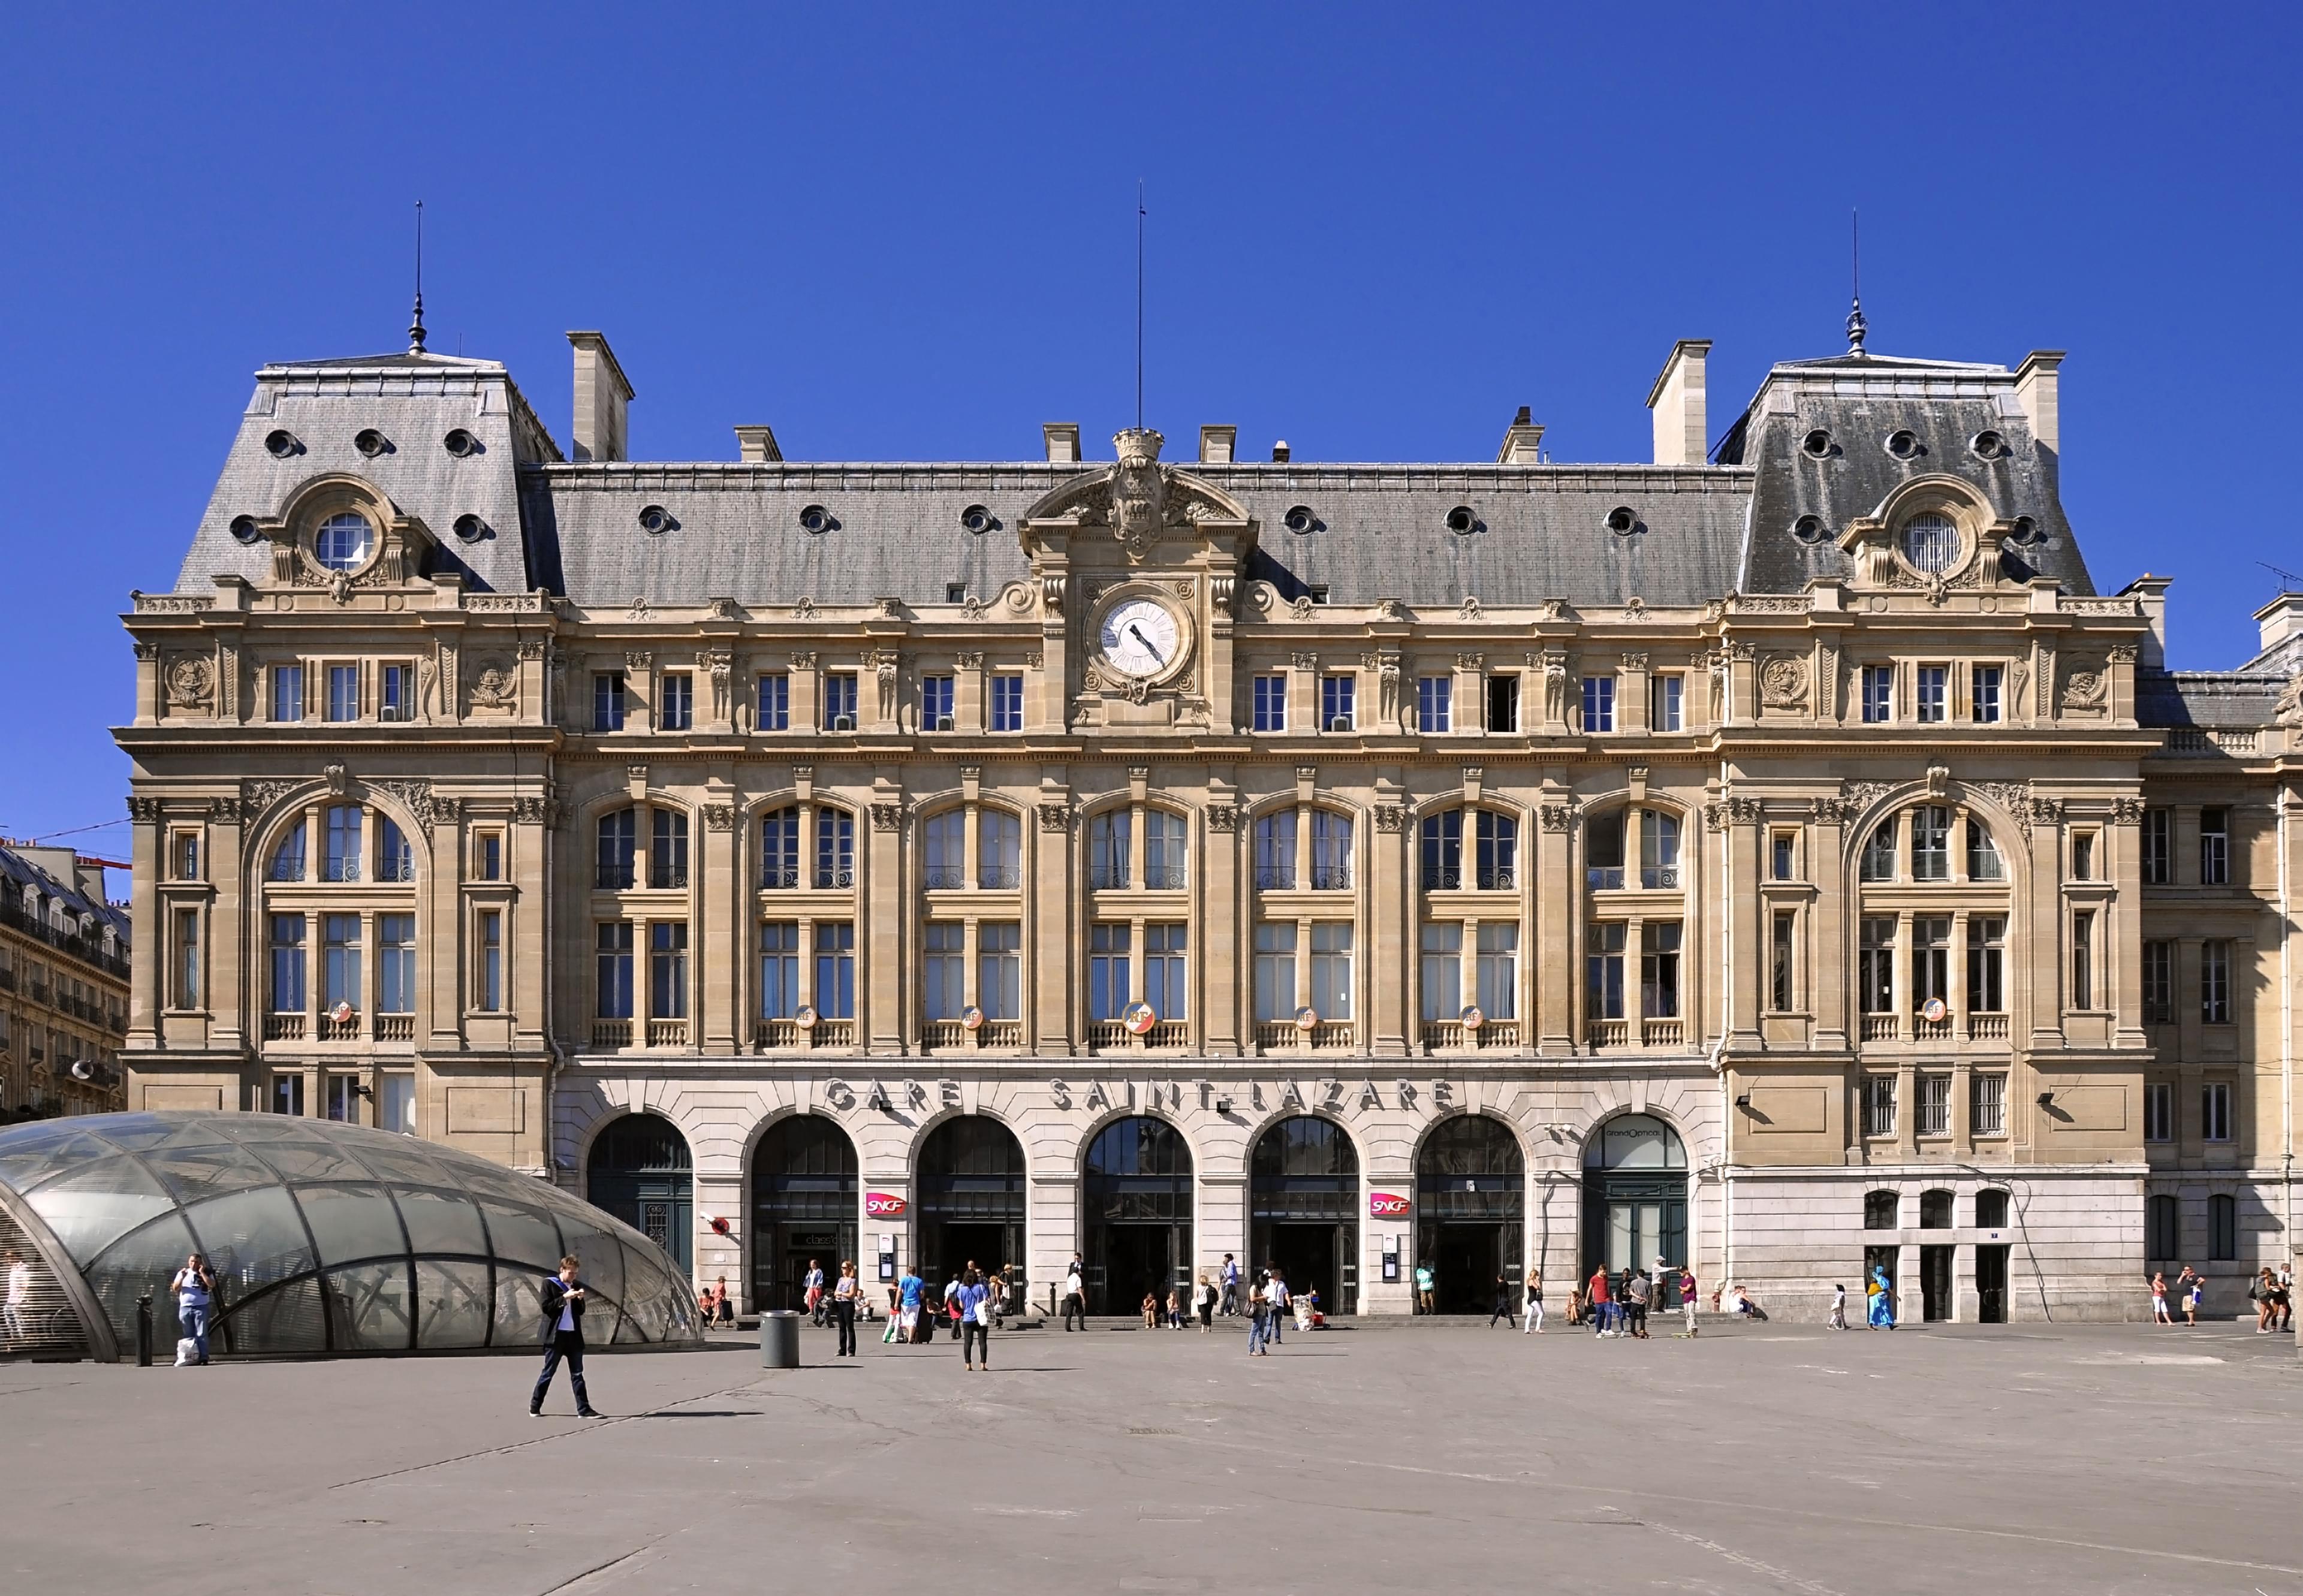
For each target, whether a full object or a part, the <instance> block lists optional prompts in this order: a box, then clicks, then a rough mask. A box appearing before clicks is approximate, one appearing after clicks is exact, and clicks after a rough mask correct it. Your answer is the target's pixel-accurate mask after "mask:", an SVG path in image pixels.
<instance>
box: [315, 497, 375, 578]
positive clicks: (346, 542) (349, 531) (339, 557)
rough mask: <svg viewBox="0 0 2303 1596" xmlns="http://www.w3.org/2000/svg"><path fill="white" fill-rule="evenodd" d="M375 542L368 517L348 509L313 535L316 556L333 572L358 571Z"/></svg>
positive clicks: (322, 524) (326, 522)
mask: <svg viewBox="0 0 2303 1596" xmlns="http://www.w3.org/2000/svg"><path fill="white" fill-rule="evenodd" d="M374 543H375V529H374V528H371V527H370V526H369V525H368V524H367V517H366V516H364V515H361V514H359V513H358V512H357V511H349V510H348V511H344V512H343V513H342V514H341V515H332V516H330V517H329V518H328V519H326V520H325V521H322V522H321V523H320V529H319V531H317V532H316V533H315V534H313V536H312V555H313V557H314V558H315V559H316V560H318V561H319V562H320V563H321V564H323V565H325V566H326V567H327V568H328V569H329V570H359V568H360V566H361V565H363V564H365V563H366V562H367V554H368V549H369V548H370V546H371V545H373V544H374Z"/></svg>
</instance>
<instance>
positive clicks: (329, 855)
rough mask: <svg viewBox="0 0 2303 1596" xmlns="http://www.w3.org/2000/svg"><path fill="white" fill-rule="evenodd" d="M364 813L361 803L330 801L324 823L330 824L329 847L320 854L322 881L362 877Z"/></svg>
mask: <svg viewBox="0 0 2303 1596" xmlns="http://www.w3.org/2000/svg"><path fill="white" fill-rule="evenodd" d="M364 819H365V816H364V815H362V814H361V811H360V806H359V805H358V804H331V805H330V806H328V809H327V812H326V815H325V818H324V823H325V825H326V828H327V851H326V852H325V854H323V855H322V856H321V861H320V879H321V880H322V881H358V880H359V878H360V855H361V853H362V851H363V850H362V848H361V845H360V837H361V827H362V823H363V820H364Z"/></svg>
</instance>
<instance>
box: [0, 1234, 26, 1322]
mask: <svg viewBox="0 0 2303 1596" xmlns="http://www.w3.org/2000/svg"><path fill="white" fill-rule="evenodd" d="M31 1300H32V1266H31V1265H30V1264H29V1263H27V1262H24V1254H21V1253H19V1252H17V1251H15V1250H14V1249H13V1248H11V1249H10V1250H9V1253H8V1297H7V1302H6V1304H5V1305H0V1330H4V1331H5V1332H6V1334H7V1337H8V1339H10V1340H11V1341H16V1340H21V1339H22V1338H24V1337H25V1336H26V1335H28V1334H29V1333H30V1332H29V1331H27V1330H25V1329H24V1305H25V1304H27V1303H29V1302H30V1301H31Z"/></svg>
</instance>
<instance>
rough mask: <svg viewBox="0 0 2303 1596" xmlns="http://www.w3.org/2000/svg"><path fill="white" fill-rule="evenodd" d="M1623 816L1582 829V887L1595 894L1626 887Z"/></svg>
mask: <svg viewBox="0 0 2303 1596" xmlns="http://www.w3.org/2000/svg"><path fill="white" fill-rule="evenodd" d="M1624 813H1625V812H1624V811H1623V810H1621V809H1617V810H1615V811H1614V812H1613V813H1611V814H1607V815H1596V816H1594V817H1593V818H1592V819H1591V820H1590V822H1589V823H1587V824H1586V825H1585V826H1584V828H1583V884H1584V885H1585V886H1587V887H1589V888H1590V890H1591V891H1594V892H1612V891H1615V890H1616V889H1617V888H1619V887H1621V886H1622V885H1623V884H1624ZM1425 824H1426V825H1427V826H1428V825H1430V822H1429V821H1426V822H1425Z"/></svg>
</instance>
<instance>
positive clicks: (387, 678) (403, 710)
mask: <svg viewBox="0 0 2303 1596" xmlns="http://www.w3.org/2000/svg"><path fill="white" fill-rule="evenodd" d="M415 678H416V672H415V671H413V670H411V669H410V668H409V667H408V666H406V665H386V666H384V668H383V671H382V672H381V673H380V674H379V676H378V678H377V681H376V696H375V718H376V719H377V720H379V721H412V720H414V719H415V718H416V680H415Z"/></svg>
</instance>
